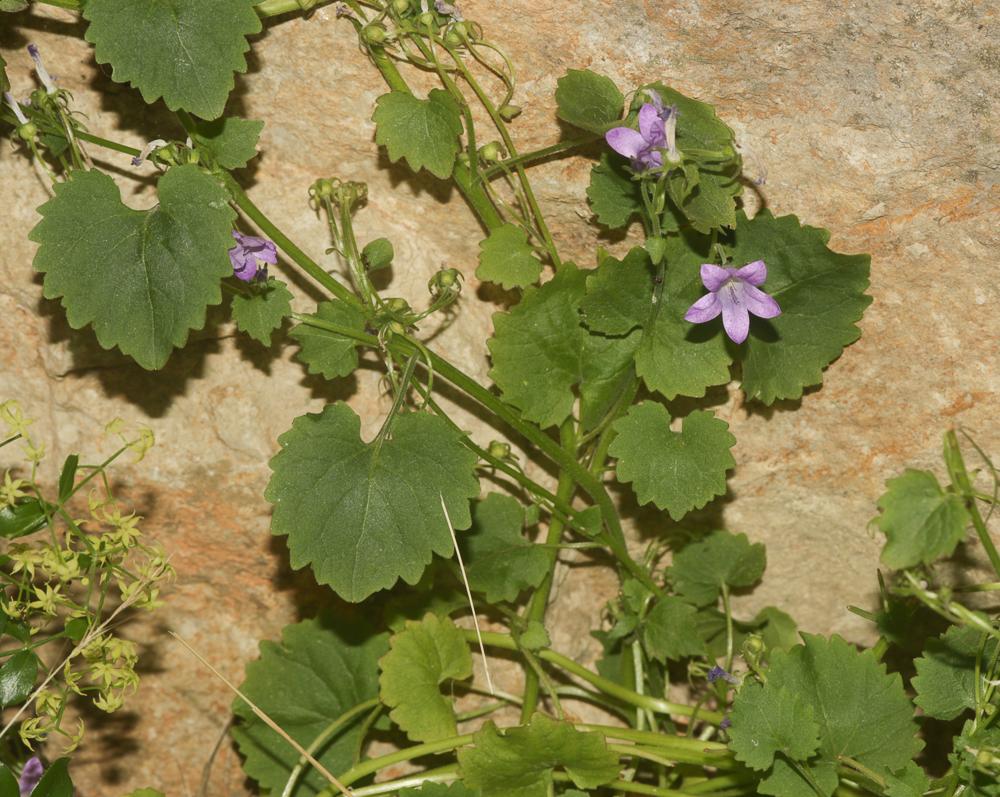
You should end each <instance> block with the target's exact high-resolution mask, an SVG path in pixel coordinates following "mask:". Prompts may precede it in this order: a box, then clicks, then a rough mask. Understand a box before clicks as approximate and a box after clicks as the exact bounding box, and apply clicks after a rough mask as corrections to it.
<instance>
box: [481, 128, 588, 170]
mask: <svg viewBox="0 0 1000 797" xmlns="http://www.w3.org/2000/svg"><path fill="white" fill-rule="evenodd" d="M599 138H600V136H598V135H589V136H581V137H580V138H567V139H563V140H562V141H557V142H556V143H555V144H549V146H547V147H542V148H541V149H533V150H531V151H530V152H522V153H521V154H520V155H518V156H517V157H513V158H505V159H504V160H502V161H500V162H499V163H496V164H494V165H493V166H490V167H489V168H486V169H483V171H482V172H481V174H482V176H483V179H484V180H492V179H493V178H494V177H499V176H500V175H501V174H504V173H505V172H506V171H507V170H508V169H510V168H511V167H512V166H519V165H520V166H527V165H528V164H529V163H534V162H535V161H540V160H545V159H546V158H551V157H552V156H553V155H560V154H562V153H563V152H568V151H569V150H573V149H577V148H578V147H583V146H586V145H587V144H590V143H592V142H594V141H597V139H599Z"/></svg>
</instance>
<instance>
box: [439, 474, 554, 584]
mask: <svg viewBox="0 0 1000 797" xmlns="http://www.w3.org/2000/svg"><path fill="white" fill-rule="evenodd" d="M523 529H524V509H523V508H522V507H521V504H519V503H518V502H517V501H515V500H514V499H513V498H511V497H510V496H506V495H501V494H500V493H490V494H489V495H487V496H486V498H484V499H483V500H482V501H477V502H476V503H475V504H474V505H473V509H472V528H470V529H469V531H468V533H467V534H463V535H462V537H461V539H460V541H459V544H460V545H461V547H462V553H463V558H464V561H465V572H466V576H467V577H468V579H469V586H470V587H472V589H473V590H475V591H476V592H482V593H484V594H485V595H486V600H487V601H488V602H489V603H491V604H492V603H499V602H500V601H515V600H517V596H518V594H519V593H520V592H521V591H522V590H525V589H528V588H530V587H537V586H538V585H539V584H541V583H542V581H543V580H544V579H545V576H546V574H547V573H548V571H549V562H548V555H547V554H546V553H545V550H544V549H543V548H540V547H538V546H537V545H532V544H531V543H530V542H529V541H528V540H526V539H525V538H524V533H523Z"/></svg>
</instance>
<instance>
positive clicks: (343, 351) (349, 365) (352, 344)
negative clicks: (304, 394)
mask: <svg viewBox="0 0 1000 797" xmlns="http://www.w3.org/2000/svg"><path fill="white" fill-rule="evenodd" d="M310 318H315V319H318V320H319V321H325V322H326V323H328V324H335V325H336V326H339V327H342V328H345V329H349V330H354V331H356V332H364V331H365V316H364V313H363V312H362V311H361V308H360V307H357V306H355V305H350V304H347V302H343V301H341V300H340V299H331V300H330V301H328V302H320V303H319V304H318V305H317V306H316V312H315V313H313V314H312V315H311V316H310ZM289 334H290V335H291V336H292V338H294V339H295V341H296V342H297V343H298V344H299V347H300V348H299V352H298V354H297V355H296V358H297V359H298V360H300V361H301V362H304V363H305V364H306V367H307V368H308V370H309V373H311V374H319V375H320V376H322V377H324V378H325V379H336V378H337V377H339V376H347V375H348V374H350V373H352V372H353V371H354V369H355V368H357V367H358V344H357V341H356V340H354V339H353V338H349V337H347V336H345V335H338V334H337V333H336V332H331V331H329V330H327V329H321V328H319V327H315V326H312V325H311V324H308V323H305V322H302V323H300V324H297V325H296V326H295V327H294V328H293V329H292V331H291V332H290V333H289Z"/></svg>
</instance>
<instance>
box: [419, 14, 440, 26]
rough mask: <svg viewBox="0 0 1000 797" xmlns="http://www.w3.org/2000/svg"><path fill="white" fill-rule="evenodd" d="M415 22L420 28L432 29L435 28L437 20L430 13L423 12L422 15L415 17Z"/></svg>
mask: <svg viewBox="0 0 1000 797" xmlns="http://www.w3.org/2000/svg"><path fill="white" fill-rule="evenodd" d="M417 22H419V23H420V26H421V27H422V28H433V27H436V25H435V23H436V22H437V20H436V19H434V15H433V14H432V13H431V12H430V11H425V12H424V13H423V14H421V15H420V16H419V17H417Z"/></svg>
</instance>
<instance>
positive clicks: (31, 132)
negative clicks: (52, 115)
mask: <svg viewBox="0 0 1000 797" xmlns="http://www.w3.org/2000/svg"><path fill="white" fill-rule="evenodd" d="M17 134H18V136H20V137H21V138H22V139H23V140H24V141H33V140H34V138H35V136H37V135H38V128H37V127H36V126H35V124H34V123H33V122H28V123H26V124H23V125H21V126H20V127H18V128H17Z"/></svg>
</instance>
